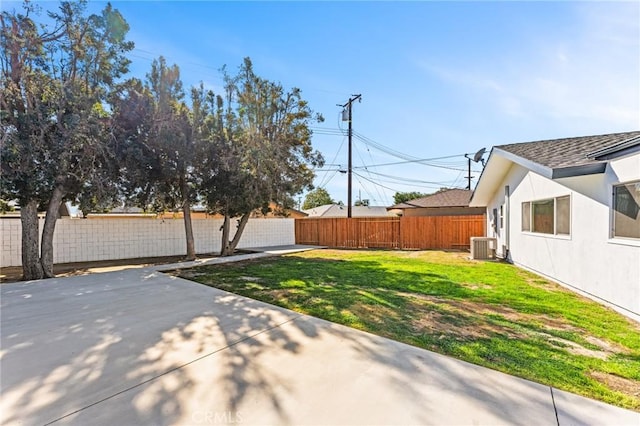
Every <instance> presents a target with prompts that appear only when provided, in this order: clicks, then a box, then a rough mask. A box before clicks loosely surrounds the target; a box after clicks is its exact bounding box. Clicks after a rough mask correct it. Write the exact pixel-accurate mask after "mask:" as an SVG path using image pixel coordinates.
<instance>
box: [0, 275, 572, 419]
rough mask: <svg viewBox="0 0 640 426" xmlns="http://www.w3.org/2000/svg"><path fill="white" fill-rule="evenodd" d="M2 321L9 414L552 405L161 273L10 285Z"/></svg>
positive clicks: (517, 409)
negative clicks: (462, 404)
mask: <svg viewBox="0 0 640 426" xmlns="http://www.w3.org/2000/svg"><path fill="white" fill-rule="evenodd" d="M361 266H362V268H366V267H367V265H366V264H363V265H361ZM394 274H397V273H391V272H390V273H388V275H386V276H384V275H383V276H378V277H377V278H383V279H388V280H390V281H391V282H393V280H399V278H398V276H397V275H394ZM406 278H407V277H405V278H403V280H404V279H406ZM1 324H2V330H1V331H2V360H1V361H2V362H1V364H0V365H1V368H2V379H3V380H2V396H3V398H2V422H3V424H5V423H6V424H13V423H24V424H47V423H50V422H57V421H60V422H62V423H65V422H68V423H73V424H114V423H120V424H212V423H216V422H217V423H224V422H226V423H239V422H243V423H247V424H254V423H261V424H269V423H270V424H299V423H325V424H326V423H353V422H354V421H355V420H358V421H357V422H358V423H368V424H371V423H377V424H383V423H387V424H391V423H399V422H400V423H402V422H404V423H420V424H425V423H443V422H447V420H448V423H451V422H456V421H457V419H460V418H461V417H460V414H461V413H459V412H456V407H459V406H460V404H461V403H463V402H464V404H469V406H470V407H475V408H473V409H474V410H476V412H475V413H474V412H473V410H472V411H470V412H469V413H467V414H468V415H467V417H466V418H469V419H473V418H476V417H477V418H480V419H483V418H484V419H493V420H496V419H500V420H502V421H503V422H505V423H512V424H525V423H530V419H531V418H535V417H534V416H535V415H539V411H536V410H540V412H544V413H546V410H548V409H549V404H550V399H549V398H548V395H547V393H545V392H546V391H548V389H544V387H542V388H543V389H540V386H539V385H534V386H533V388H532V387H531V386H528V385H523V384H522V382H521V381H516V382H514V383H515V384H509V385H508V386H505V385H504V383H501V382H500V380H499V378H500V377H501V376H496V374H498V375H499V374H500V373H495V372H487V371H485V370H483V369H481V368H479V367H475V366H471V365H469V364H466V363H461V362H459V361H453V360H451V359H449V358H446V357H443V356H440V355H435V354H431V353H429V352H425V351H422V350H420V349H417V348H414V347H411V346H408V345H404V344H401V343H398V342H392V341H389V340H386V339H383V338H380V337H377V336H373V335H370V334H366V333H361V332H357V331H354V330H351V329H348V328H346V327H342V326H339V325H336V324H332V323H328V322H325V321H322V320H317V319H314V318H311V317H307V316H300V315H298V314H296V313H293V312H291V311H286V310H283V309H279V308H276V307H274V306H271V305H266V304H264V303H261V302H257V301H254V300H251V299H246V298H243V297H239V296H236V295H232V294H229V293H226V292H224V291H220V290H216V289H212V288H209V287H205V286H200V285H196V284H194V283H192V282H188V281H185V280H182V279H179V278H175V277H169V276H165V275H162V274H159V273H153V272H150V271H142V270H136V271H123V272H119V273H113V274H102V275H96V276H92V277H82V278H81V277H75V278H69V279H56V280H47V281H43V282H33V283H20V284H11V285H7V286H3V287H2V323H1ZM496 377H498V378H496ZM509 383H511V382H509ZM469 409H470V410H471V408H469ZM474 416H475V417H474ZM576 420H579V419H576Z"/></svg>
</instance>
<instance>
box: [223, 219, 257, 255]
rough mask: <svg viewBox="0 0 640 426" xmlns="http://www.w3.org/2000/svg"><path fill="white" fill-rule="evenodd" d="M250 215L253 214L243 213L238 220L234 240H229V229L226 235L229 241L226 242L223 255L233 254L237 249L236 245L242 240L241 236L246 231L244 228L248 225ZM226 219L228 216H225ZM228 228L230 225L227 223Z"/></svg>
mask: <svg viewBox="0 0 640 426" xmlns="http://www.w3.org/2000/svg"><path fill="white" fill-rule="evenodd" d="M249 216H251V213H250V212H249V213H245V214H244V215H242V217H241V218H240V220H239V221H238V228H237V229H236V233H235V234H234V236H233V240H231V241H229V235H228V234H229V231H228V230H227V237H226V242H227V243H226V247H225V252H224V254H222V253H221V255H222V256H231V255H232V254H233V252H234V251H235V250H236V247H237V246H238V243H239V242H240V237H242V233H243V232H244V228H245V226H247V222H248V221H249ZM226 220H227V218H226V216H225V221H226ZM227 229H228V225H227Z"/></svg>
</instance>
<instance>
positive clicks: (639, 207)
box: [613, 181, 640, 238]
mask: <svg viewBox="0 0 640 426" xmlns="http://www.w3.org/2000/svg"><path fill="white" fill-rule="evenodd" d="M613 236H614V237H622V238H640V181H635V182H628V183H623V184H620V185H614V186H613Z"/></svg>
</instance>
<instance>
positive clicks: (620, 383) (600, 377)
mask: <svg viewBox="0 0 640 426" xmlns="http://www.w3.org/2000/svg"><path fill="white" fill-rule="evenodd" d="M589 376H590V377H591V378H593V379H596V380H597V381H599V382H600V383H604V384H605V385H607V386H608V387H609V388H610V389H613V390H614V391H618V392H622V393H624V394H626V395H633V396H635V397H636V398H640V386H638V382H637V381H635V380H631V379H625V378H624V377H620V376H616V375H615V374H607V373H603V372H600V371H591V372H590V373H589Z"/></svg>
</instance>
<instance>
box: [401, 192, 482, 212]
mask: <svg viewBox="0 0 640 426" xmlns="http://www.w3.org/2000/svg"><path fill="white" fill-rule="evenodd" d="M471 194H472V192H471V191H469V190H467V189H448V190H446V191H440V192H436V193H435V194H431V195H428V196H426V197H422V198H416V199H415V200H411V201H407V202H405V203H400V204H396V205H395V206H392V207H390V209H412V208H418V207H420V208H439V207H469V200H470V199H471Z"/></svg>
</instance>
